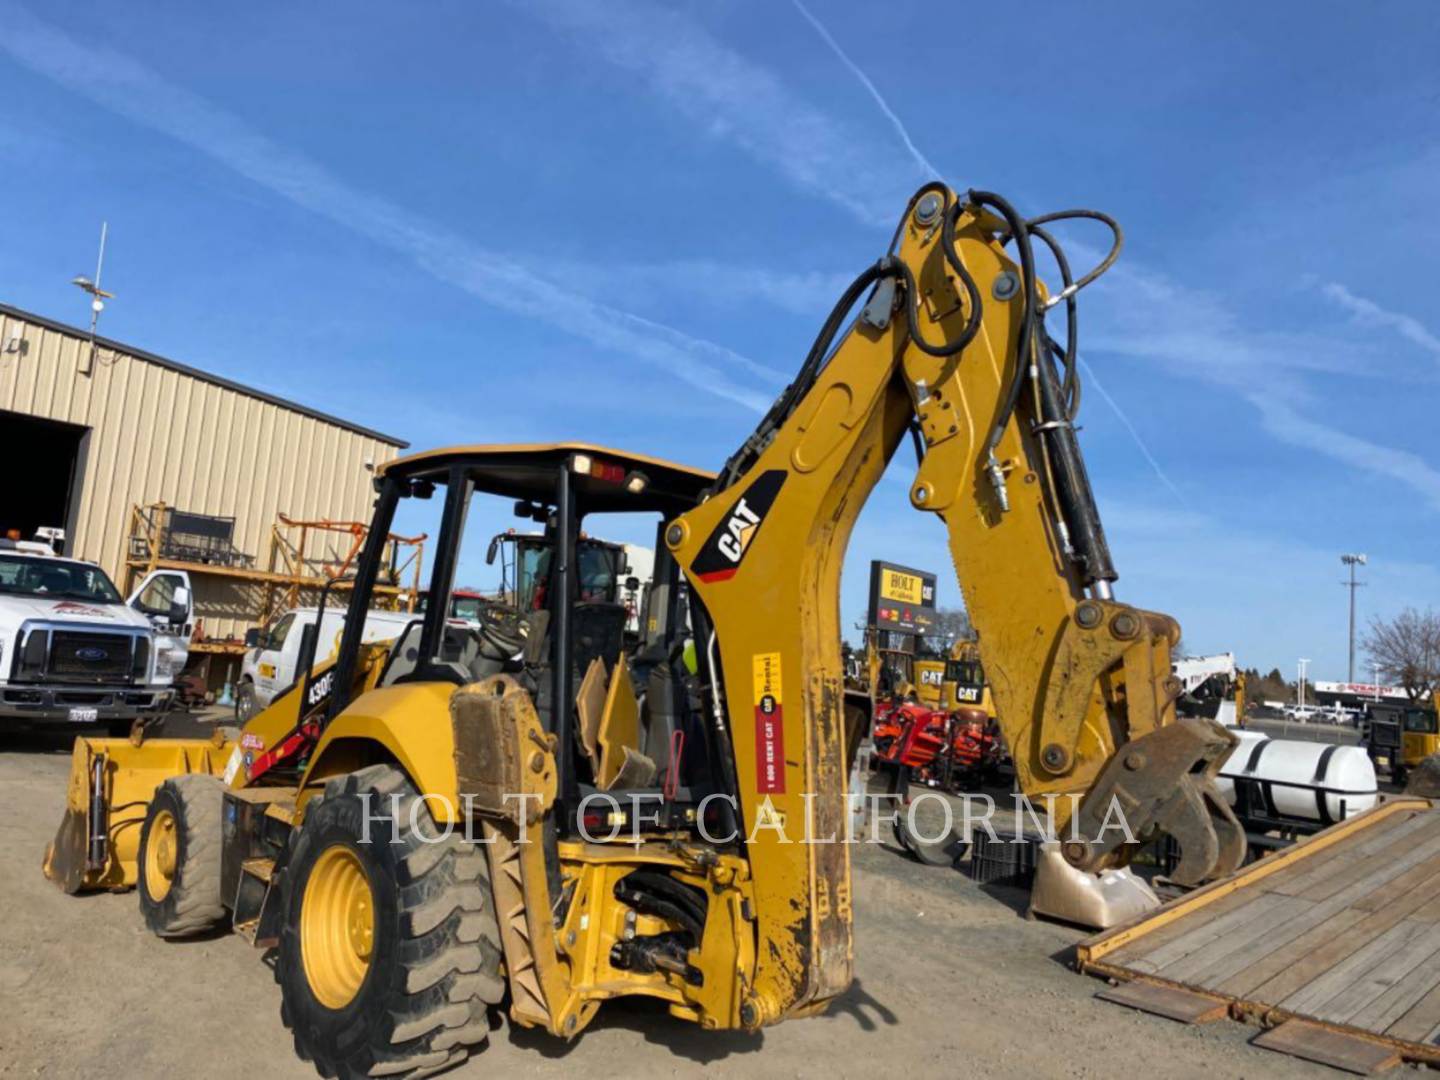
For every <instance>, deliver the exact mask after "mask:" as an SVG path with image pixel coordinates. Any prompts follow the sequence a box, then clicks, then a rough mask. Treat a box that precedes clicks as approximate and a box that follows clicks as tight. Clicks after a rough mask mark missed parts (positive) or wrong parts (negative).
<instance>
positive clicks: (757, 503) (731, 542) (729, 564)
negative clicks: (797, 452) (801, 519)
mask: <svg viewBox="0 0 1440 1080" xmlns="http://www.w3.org/2000/svg"><path fill="white" fill-rule="evenodd" d="M786 475H787V474H786V472H785V470H784V469H770V470H769V471H768V472H763V473H761V474H760V476H759V477H758V478H757V479H756V480H755V482H754V483H753V484H751V485H750V486H749V487H748V488H746V489H745V492H744V494H742V495H741V496H740V498H738V499H736V500H735V505H734V506H732V507H731V508H730V513H728V514H726V515H725V518H724V520H723V521H721V522H720V524H719V525H718V526H716V528H715V531H714V532H712V533H711V534H710V536H709V537H708V538H707V539H706V540H705V543H704V545H703V546H702V547H701V548H700V553H699V554H698V555H696V556H695V561H694V562H693V563H691V564H690V572H691V573H693V574H694V575H695V576H696V577H698V578H699V579H700V580H701V581H725V580H726V579H728V578H731V577H733V576H734V575H735V571H736V570H739V569H740V561H741V560H742V559H744V558H745V551H746V549H747V548H749V546H750V544H751V542H752V541H753V540H754V539H755V534H756V533H758V532H759V531H760V526H761V525H763V524H764V523H765V515H766V514H768V513H769V512H770V507H772V506H774V505H775V496H777V495H779V494H780V486H781V485H782V484H784V483H785V477H786Z"/></svg>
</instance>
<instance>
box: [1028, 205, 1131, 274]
mask: <svg viewBox="0 0 1440 1080" xmlns="http://www.w3.org/2000/svg"><path fill="white" fill-rule="evenodd" d="M1081 220H1084V221H1098V222H1100V223H1101V224H1102V225H1104V226H1105V227H1106V228H1108V229H1109V230H1110V234H1111V236H1112V240H1111V242H1110V251H1109V253H1107V254H1106V256H1105V257H1104V258H1103V259H1101V260H1100V261H1099V262H1098V263H1097V264H1096V265H1095V267H1094V268H1093V269H1091V270H1089V271H1087V272H1086V273H1085V274H1083V275H1082V276H1081V277H1080V280H1078V281H1076V282H1074V283H1073V284H1072V285H1070V286H1068V288H1069V291H1070V293H1071V295H1074V294H1075V293H1078V292H1079V291H1080V290H1081V289H1083V288H1085V286H1087V285H1089V284H1090V283H1091V282H1092V281H1094V280H1095V279H1096V278H1098V277H1099V276H1100V275H1101V274H1103V273H1105V271H1106V270H1109V269H1110V267H1112V266H1114V265H1115V260H1116V259H1118V258H1119V257H1120V249H1121V248H1123V247H1124V246H1125V230H1124V229H1122V228H1120V223H1119V222H1118V221H1116V220H1115V219H1114V218H1113V217H1111V216H1110V215H1109V214H1104V213H1101V212H1100V211H1099V210H1056V211H1055V212H1054V213H1053V214H1041V215H1040V216H1039V217H1034V218H1031V219H1030V220H1029V221H1028V222H1026V224H1027V225H1028V226H1029V227H1030V231H1031V232H1033V233H1038V232H1039V230H1038V229H1036V228H1035V226H1037V225H1049V224H1051V223H1052V222H1056V221H1081ZM1052 250H1053V247H1052Z"/></svg>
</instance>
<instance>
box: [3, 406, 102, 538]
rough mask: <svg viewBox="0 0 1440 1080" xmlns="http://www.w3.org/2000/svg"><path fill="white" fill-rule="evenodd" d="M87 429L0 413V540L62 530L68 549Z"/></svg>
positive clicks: (78, 492) (32, 417) (73, 528)
mask: <svg viewBox="0 0 1440 1080" xmlns="http://www.w3.org/2000/svg"><path fill="white" fill-rule="evenodd" d="M89 434H90V429H89V428H84V427H79V426H77V425H75V424H62V423H61V422H59V421H58V420H46V419H44V418H42V417H38V416H26V415H25V414H24V413H13V412H4V411H0V461H4V462H7V465H6V468H5V480H4V483H3V484H0V536H5V535H7V534H9V533H10V531H11V530H12V529H14V530H18V531H19V533H20V538H21V539H22V540H30V539H33V538H34V536H35V530H36V529H39V528H42V527H44V526H51V527H57V526H58V527H59V528H62V529H64V530H65V536H66V548H67V549H70V548H73V547H74V541H73V533H74V530H75V521H74V515H75V512H76V509H77V508H78V506H79V504H80V486H81V484H82V483H83V482H84V477H83V475H82V474H83V469H84V466H83V463H84V460H85V457H84V453H83V451H84V448H85V442H86V439H87V437H88V436H89Z"/></svg>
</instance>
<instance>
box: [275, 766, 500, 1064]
mask: <svg viewBox="0 0 1440 1080" xmlns="http://www.w3.org/2000/svg"><path fill="white" fill-rule="evenodd" d="M418 801H419V797H418V796H417V795H416V793H415V789H414V788H413V787H412V786H411V785H410V782H409V781H408V779H407V778H406V777H405V774H404V773H402V772H401V771H400V770H398V769H396V768H393V767H391V766H388V765H375V766H371V767H369V768H366V769H361V770H359V771H358V772H354V773H350V774H349V775H347V776H343V777H338V778H336V779H334V780H332V781H330V783H329V784H327V785H326V789H325V794H324V795H323V796H322V797H320V798H319V799H318V800H316V801H315V802H313V803H311V804H310V806H309V807H308V808H307V811H306V814H305V820H304V823H303V824H302V825H301V827H300V828H299V830H297V833H296V835H295V837H294V840H293V848H292V850H291V853H290V859H289V863H288V866H287V868H286V871H285V879H284V893H283V896H282V912H283V916H284V923H283V926H282V928H281V933H280V946H279V954H278V957H277V962H276V967H275V978H276V981H277V982H279V983H280V992H281V1009H280V1016H281V1019H282V1020H283V1021H284V1023H285V1026H286V1027H288V1028H289V1029H290V1031H291V1033H292V1034H293V1036H294V1039H295V1050H296V1053H298V1054H299V1055H300V1056H301V1057H303V1058H305V1059H306V1060H308V1061H311V1062H313V1063H314V1064H315V1067H316V1069H318V1070H319V1072H320V1074H321V1075H322V1076H327V1077H339V1078H341V1080H350V1078H357V1080H358V1078H360V1077H371V1076H386V1077H391V1076H395V1077H402V1076H403V1077H407V1078H410V1080H416V1078H418V1077H421V1076H428V1075H431V1074H432V1073H435V1072H439V1071H441V1070H443V1069H447V1068H450V1067H451V1066H453V1065H458V1064H459V1063H460V1062H462V1061H464V1060H465V1059H466V1058H467V1057H468V1056H469V1054H470V1051H471V1049H472V1048H475V1047H479V1046H480V1045H482V1044H484V1043H485V1042H486V1040H487V1039H488V1037H489V1033H490V1013H489V1010H490V1006H492V1005H495V1004H497V1003H498V1002H499V1001H500V998H501V996H502V994H503V993H504V989H505V984H504V981H503V980H502V979H501V977H500V961H501V950H500V933H499V928H498V926H497V924H496V921H495V911H494V900H493V898H492V896H491V891H490V875H489V865H488V862H487V859H486V856H485V852H484V850H483V849H479V848H475V847H473V846H472V845H471V844H469V843H467V842H466V841H465V840H464V839H463V838H462V837H461V836H458V835H455V834H453V833H452V834H450V835H448V836H444V837H442V836H440V835H439V832H438V830H437V829H436V828H435V826H434V824H433V823H432V821H431V819H430V816H429V814H428V813H425V812H423V810H422V806H417V805H416V804H417V802H418ZM367 819H368V821H367ZM412 821H414V822H415V823H416V824H417V825H418V828H412V827H411V822H412ZM367 824H368V829H367Z"/></svg>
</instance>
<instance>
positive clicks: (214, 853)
mask: <svg viewBox="0 0 1440 1080" xmlns="http://www.w3.org/2000/svg"><path fill="white" fill-rule="evenodd" d="M224 799H225V786H224V784H223V783H221V781H220V778H219V777H216V776H208V775H204V774H200V773H193V774H191V775H189V776H177V777H174V778H173V779H170V780H166V781H165V782H164V783H163V784H161V785H160V786H159V787H158V788H156V789H155V797H154V798H153V799H151V800H150V806H149V808H148V809H147V810H146V812H145V824H144V826H143V828H142V831H141V834H140V859H139V864H140V873H139V881H138V886H139V888H138V890H137V891H138V892H139V893H140V913H141V914H142V915H144V916H145V925H146V926H148V927H149V928H150V930H151V931H152V932H154V933H155V934H157V935H158V936H160V937H164V938H178V937H189V936H190V935H192V934H201V933H204V932H205V931H207V930H212V929H214V928H215V927H216V926H218V925H220V924H221V923H222V922H224V919H225V913H226V912H225V903H224V901H223V899H222V898H221V896H220V848H221V843H222V839H221V835H220V816H221V808H222V805H223V803H224Z"/></svg>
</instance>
